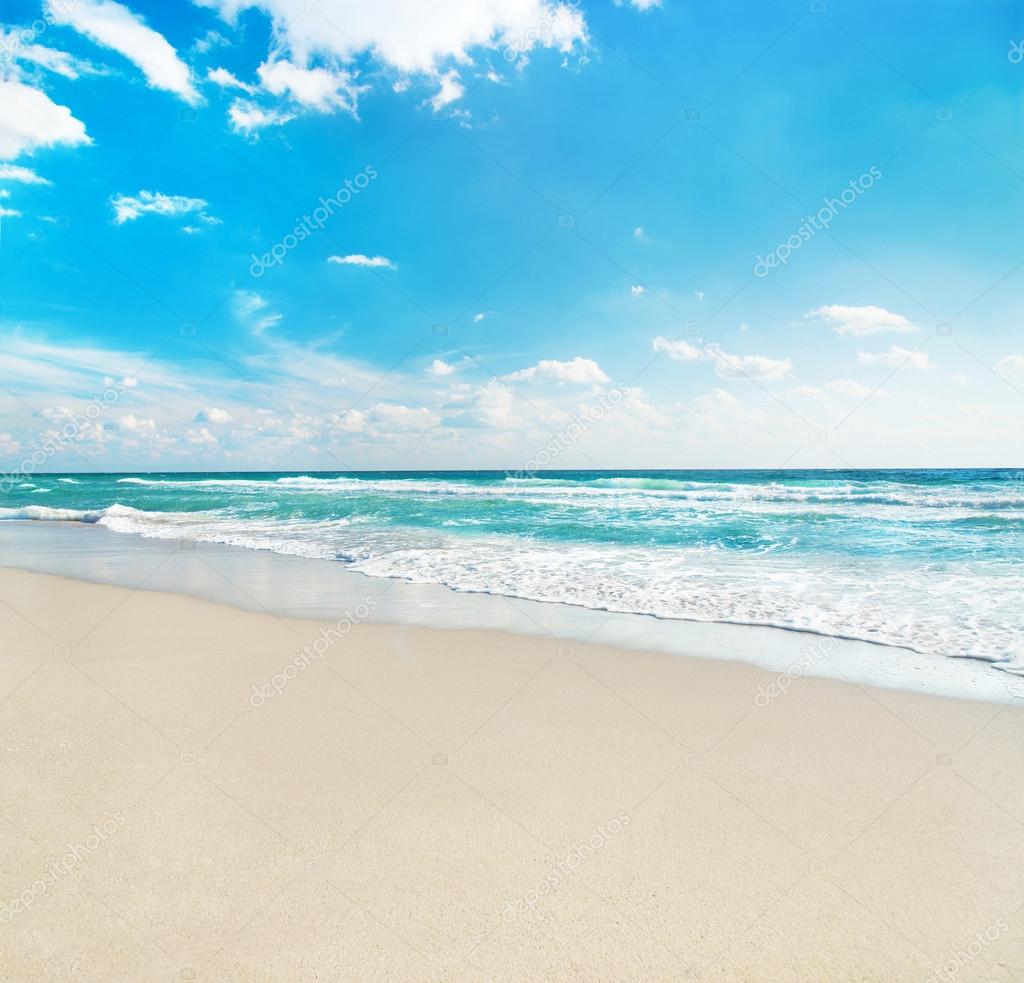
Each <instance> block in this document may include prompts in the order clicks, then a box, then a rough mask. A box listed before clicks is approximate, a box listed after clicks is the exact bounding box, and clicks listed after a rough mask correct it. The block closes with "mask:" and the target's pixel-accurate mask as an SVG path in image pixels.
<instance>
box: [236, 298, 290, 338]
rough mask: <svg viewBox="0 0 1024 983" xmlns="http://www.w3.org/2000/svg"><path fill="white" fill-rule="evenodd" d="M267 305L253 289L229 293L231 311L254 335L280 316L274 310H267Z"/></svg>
mask: <svg viewBox="0 0 1024 983" xmlns="http://www.w3.org/2000/svg"><path fill="white" fill-rule="evenodd" d="M269 306H270V305H269V303H268V302H267V300H266V299H265V298H264V297H261V296H260V295H259V294H258V293H256V291H255V290H236V291H235V292H234V293H233V294H232V295H231V311H232V313H233V314H234V315H235V318H236V319H237V320H238V321H239V322H240V323H242V324H244V325H245V326H246V327H247V328H248V329H249V330H250V331H251V332H252V333H253V334H255V335H261V334H263V332H264V331H266V330H267V328H272V327H273V326H274V325H275V324H277V322H278V321H280V320H281V318H282V315H281V314H278V313H277V312H276V311H271V310H268V308H269Z"/></svg>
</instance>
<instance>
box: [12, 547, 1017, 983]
mask: <svg viewBox="0 0 1024 983" xmlns="http://www.w3.org/2000/svg"><path fill="white" fill-rule="evenodd" d="M191 553H192V551H191V550H185V551H178V552H175V553H172V554H169V555H166V556H164V557H160V556H154V555H153V554H148V555H149V556H150V557H151V560H152V561H153V562H155V561H157V560H160V561H161V562H163V563H164V564H165V565H166V566H167V567H170V566H174V565H177V566H178V569H179V572H181V571H184V570H186V569H188V568H189V567H190V565H191V564H192V563H195V561H196V558H195V557H194V556H189V555H188V554H191ZM108 559H109V557H108ZM0 598H2V599H3V604H2V605H0V631H2V635H3V637H4V638H5V640H6V642H7V644H6V645H5V648H4V651H5V655H4V658H3V661H2V663H0V745H2V747H3V748H4V750H5V752H7V753H5V754H3V755H0V813H2V815H3V816H4V818H5V820H6V823H5V824H4V825H3V827H2V828H3V830H4V833H3V834H2V835H3V836H4V838H5V847H6V850H7V856H8V857H9V862H8V863H7V864H5V866H4V870H3V871H2V872H0V922H3V924H2V925H0V931H2V932H3V933H4V935H3V941H4V945H5V964H6V965H5V969H6V970H7V971H8V972H9V973H11V974H12V978H17V979H18V980H19V981H24V983H34V981H36V980H40V981H41V980H44V979H52V978H65V977H69V976H70V975H71V972H72V969H71V968H72V967H74V972H75V973H78V974H80V978H83V979H96V980H100V979H113V978H131V979H133V980H138V981H140V983H148V981H156V980H158V979H177V978H194V979H217V980H223V981H236V980H237V981H239V983H242V981H248V980H252V979H260V980H266V981H268V983H286V981H287V983H296V981H299V980H302V981H306V980H308V981H312V980H315V979H341V978H359V979H368V980H379V981H384V980H391V981H399V980H401V981H403V983H436V981H437V980H438V979H445V980H448V981H450V983H471V981H479V980H491V981H506V980H507V981H509V983H511V981H515V980H522V979H538V980H545V981H561V980H564V981H570V980H571V981H594V983H605V981H609V983H610V981H612V980H616V981H618V980H634V979H635V980H641V979H642V980H644V981H648V980H651V981H664V983H669V981H673V983H675V981H678V980H680V979H700V980H702V981H703V980H717V981H721V983H726V981H729V983H734V981H749V983H776V981H778V983H782V981H797V980H800V981H807V983H811V981H814V983H817V981H819V980H821V979H825V978H827V979H830V980H835V981H837V983H844V981H849V983H854V981H863V980H879V981H880V980H883V979H884V980H887V981H897V983H903V981H906V983H931V981H933V980H934V981H939V980H941V981H943V983H948V981H947V980H946V978H945V977H944V976H943V975H942V973H943V972H944V969H943V967H944V966H948V965H949V964H950V960H951V959H959V958H960V957H959V956H957V955H956V954H957V953H959V952H963V954H964V956H963V961H962V965H959V966H958V969H957V971H956V973H954V976H955V977H956V980H957V983H965V981H967V980H979V981H980V980H985V981H989V983H992V981H996V983H1012V981H1013V980H1014V979H1016V978H1018V977H1019V976H1020V975H1021V973H1024V962H1022V958H1024V956H1022V953H1024V926H1022V924H1021V919H1020V897H1021V896H1022V891H1024V839H1022V838H1021V836H1020V835H1019V834H1020V829H1021V828H1022V826H1024V818H1022V817H1024V788H1022V786H1021V784H1020V782H1019V780H1017V774H1016V773H1017V768H1016V761H1017V760H1018V758H1019V748H1020V745H1021V742H1022V741H1024V707H1022V706H1020V705H1019V704H1018V705H1015V706H1008V705H1003V706H995V705H993V704H991V703H984V702H978V701H971V700H959V699H941V698H937V697H934V696H928V695H923V694H920V693H908V692H901V691H898V690H891V689H879V688H871V687H865V686H862V685H856V684H852V683H848V682H843V681H835V680H830V679H823V678H815V677H812V676H809V675H808V676H803V677H794V678H793V679H792V681H791V682H792V685H791V686H790V687H789V688H788V689H787V690H786V691H785V692H783V693H779V694H777V695H776V696H775V698H773V699H771V700H769V701H767V702H766V703H764V704H760V703H759V702H758V699H757V696H758V693H759V692H760V691H761V690H759V687H764V686H766V685H768V684H769V683H770V682H771V680H772V679H773V678H774V677H773V676H772V674H771V673H770V672H769V671H767V670H765V669H763V668H759V667H757V666H753V665H749V664H745V663H743V662H742V661H738V660H728V659H719V660H712V659H704V658H697V657H679V656H675V655H671V654H667V653H658V652H641V651H633V650H628V651H627V650H625V649H623V648H622V647H619V646H615V645H610V644H594V643H566V642H565V641H564V640H560V639H557V638H548V637H544V636H537V635H533V636H530V635H526V634H521V633H509V632H505V631H501V630H484V629H473V628H465V627H463V628H456V629H451V628H425V627H423V626H414V625H408V624H395V623H391V624H386V623H369V622H367V623H355V622H356V621H357V620H358V619H355V620H353V621H352V622H351V623H347V624H346V623H340V622H338V621H326V620H323V619H307V618H294V617H284V616H279V615H274V614H270V613H267V612H265V611H251V610H249V611H247V610H242V609H241V608H240V607H239V606H237V605H235V606H232V605H229V604H225V603H219V602H214V601H211V600H203V599H198V598H195V597H191V596H189V595H188V594H185V593H181V592H167V591H157V590H151V589H146V588H141V589H140V588H134V589H133V588H128V589H125V588H121V587H117V586H113V585H109V584H96V583H88V582H84V581H80V580H75V579H70V578H67V577H58V576H53V575H49V574H43V573H28V572H23V571H17V570H11V569H0ZM289 666H292V667H294V669H293V670H292V671H288V667H289ZM268 687H269V688H268ZM254 693H260V694H262V696H263V698H262V699H253V694H254ZM975 938H981V939H982V940H983V943H982V944H980V948H978V951H974V949H975V948H977V947H976V946H974V943H973V941H972V940H974V939H975ZM969 943H970V944H971V946H972V947H973V948H971V949H970V950H969V951H968V948H967V947H968V944H969ZM188 974H191V975H188Z"/></svg>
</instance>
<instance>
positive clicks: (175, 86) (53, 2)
mask: <svg viewBox="0 0 1024 983" xmlns="http://www.w3.org/2000/svg"><path fill="white" fill-rule="evenodd" d="M46 9H47V12H48V13H49V15H50V17H52V18H53V20H54V22H55V23H58V24H64V25H66V26H68V27H73V28H74V29H75V30H77V31H78V32H79V33H81V34H84V35H86V36H87V37H89V38H91V39H92V40H93V41H95V42H96V43H97V44H100V45H102V46H104V47H106V48H111V49H112V50H114V51H116V52H118V54H121V55H124V57H125V58H127V59H128V60H129V61H131V62H134V63H135V64H136V65H137V66H138V67H139V68H140V69H141V70H142V74H143V75H145V76H146V79H147V80H148V82H149V84H150V85H151V86H153V88H156V89H164V90H166V91H168V92H173V93H174V94H175V95H177V96H180V97H181V98H182V99H184V100H185V102H188V103H192V104H195V103H197V102H199V93H198V92H197V91H196V88H195V86H193V84H192V73H191V72H190V71H189V68H188V66H187V65H186V64H185V63H184V62H183V61H182V60H181V59H180V58H178V54H177V52H176V51H175V50H174V48H173V47H171V45H170V44H169V43H168V42H167V40H166V38H164V36H163V35H162V34H159V33H158V32H157V31H154V30H153V29H152V28H151V27H148V26H147V25H146V23H145V21H144V20H143V19H142V18H141V17H139V16H138V15H137V14H135V13H133V12H132V11H131V10H129V9H128V8H127V7H125V6H124V5H123V4H120V3H116V2H115V0H75V2H74V3H70V4H69V3H67V2H66V0H48V2H47V5H46Z"/></svg>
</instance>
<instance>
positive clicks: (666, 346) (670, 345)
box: [651, 335, 704, 362]
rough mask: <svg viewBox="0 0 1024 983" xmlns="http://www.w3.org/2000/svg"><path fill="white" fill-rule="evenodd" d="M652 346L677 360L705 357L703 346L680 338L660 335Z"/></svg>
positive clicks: (696, 360)
mask: <svg viewBox="0 0 1024 983" xmlns="http://www.w3.org/2000/svg"><path fill="white" fill-rule="evenodd" d="M651 347H652V348H653V349H654V350H655V351H656V352H664V353H665V354H666V355H668V357H669V358H671V359H672V360H673V361H675V362H699V361H700V360H701V359H702V358H704V350H703V349H702V348H698V347H697V346H696V345H691V344H690V343H689V342H688V341H683V340H682V339H680V338H665V337H663V336H662V335H658V337H657V338H655V339H654V341H652V342H651Z"/></svg>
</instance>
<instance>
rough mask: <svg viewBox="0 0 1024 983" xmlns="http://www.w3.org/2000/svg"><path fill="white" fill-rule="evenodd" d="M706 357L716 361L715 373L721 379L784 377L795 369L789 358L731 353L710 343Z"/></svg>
mask: <svg viewBox="0 0 1024 983" xmlns="http://www.w3.org/2000/svg"><path fill="white" fill-rule="evenodd" d="M704 352H705V357H706V358H709V359H710V360H711V361H712V362H714V363H715V374H716V375H717V376H718V377H719V378H720V379H759V380H763V381H770V380H774V379H784V378H785V377H786V376H788V375H789V374H790V373H791V372H792V371H793V363H792V362H791V361H790V360H789V359H788V358H769V357H768V356H767V355H730V354H729V353H728V352H724V351H722V349H721V348H719V347H718V345H708V346H706V347H705V349H704Z"/></svg>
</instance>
